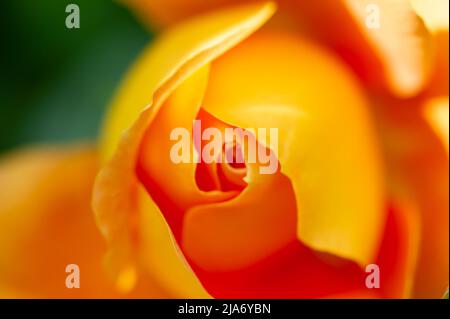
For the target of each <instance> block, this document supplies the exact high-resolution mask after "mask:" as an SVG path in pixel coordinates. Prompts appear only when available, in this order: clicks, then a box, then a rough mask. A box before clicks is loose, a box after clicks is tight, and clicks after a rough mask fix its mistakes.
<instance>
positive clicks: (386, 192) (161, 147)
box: [93, 1, 448, 298]
mask: <svg viewBox="0 0 450 319" xmlns="http://www.w3.org/2000/svg"><path fill="white" fill-rule="evenodd" d="M134 3H135V4H136V5H139V4H143V5H148V4H149V5H150V6H151V4H152V2H145V1H135V2H134ZM158 3H160V2H158ZM175 3H176V2H172V1H167V2H164V4H162V3H161V7H157V8H159V9H161V10H163V13H161V12H158V13H157V16H159V17H161V18H165V17H169V18H168V19H171V18H170V17H171V14H173V13H183V11H182V10H177V11H176V12H175V11H164V6H166V5H167V6H170V5H174V4H175ZM193 3H194V2H193ZM195 3H197V2H195ZM208 3H209V4H208V7H210V6H211V3H212V2H208ZM185 4H187V5H190V4H191V3H190V2H186V3H185ZM377 4H378V5H379V6H380V12H381V13H382V14H383V19H382V22H383V25H384V28H381V29H375V30H372V29H371V30H368V29H367V28H366V27H365V25H364V22H365V19H364V18H365V16H364V12H365V11H364V10H365V6H363V5H362V4H361V2H357V1H347V2H342V3H341V2H336V1H328V2H327V3H326V5H323V3H320V4H319V2H310V1H308V2H306V1H296V2H292V3H289V4H287V5H286V4H285V3H282V4H281V6H280V7H281V8H280V12H279V13H278V14H275V16H274V18H273V21H274V22H272V23H270V22H269V24H268V25H266V26H264V27H262V25H263V24H264V23H265V22H266V21H267V20H269V19H270V16H271V15H272V14H273V13H274V11H275V7H274V5H273V4H272V3H263V4H261V3H255V4H251V5H246V6H238V7H229V8H226V9H224V8H220V7H217V8H216V9H214V10H212V11H210V12H209V13H208V14H205V15H201V16H198V17H195V18H189V19H186V20H184V21H183V22H182V23H181V24H178V25H176V26H174V27H172V28H170V29H169V30H167V31H166V32H165V33H164V34H163V35H162V36H161V37H160V39H159V40H158V41H157V42H156V43H155V44H154V45H152V46H151V47H150V48H148V49H146V51H145V52H144V53H143V54H142V56H141V57H140V58H139V60H138V62H137V63H136V64H135V66H134V67H133V69H132V70H131V72H130V73H129V75H128V77H127V78H126V79H125V81H124V83H123V85H122V87H121V88H120V90H119V92H118V94H117V96H116V98H115V101H114V103H113V105H112V107H111V109H110V111H109V114H108V116H107V117H106V120H105V125H104V129H103V135H102V138H101V143H100V144H101V145H100V146H101V153H102V157H103V163H104V165H103V168H102V169H101V171H100V173H99V175H98V177H97V180H96V184H95V189H94V195H93V196H94V197H93V207H94V210H95V213H96V217H97V221H98V225H99V227H100V230H101V231H102V233H103V235H104V236H105V238H106V239H107V241H108V245H109V254H108V258H109V261H110V267H111V269H112V271H113V274H114V276H115V278H116V282H117V286H118V288H119V289H120V290H121V291H122V292H130V291H135V292H136V291H137V292H139V293H142V294H144V295H145V294H146V293H147V294H151V293H154V292H155V291H154V289H156V288H155V287H158V289H159V288H161V287H162V288H163V290H165V291H166V293H167V295H166V296H178V297H179V296H183V297H204V296H212V297H289V298H291V297H330V296H353V297H355V296H358V297H359V296H361V297H405V296H411V294H412V293H414V294H413V296H426V297H433V296H434V297H438V296H441V295H442V291H443V290H444V288H445V286H446V285H448V271H447V269H448V246H447V245H448V195H447V193H448V167H447V165H448V153H445V151H444V149H443V145H444V144H442V143H441V142H440V140H439V138H438V136H445V130H447V131H448V125H447V127H446V126H445V125H437V122H439V121H435V119H436V118H437V119H441V117H440V116H437V117H436V116H435V115H436V114H437V112H444V113H446V112H447V114H448V97H447V96H448V91H447V89H446V88H445V87H446V86H445V85H444V86H442V83H444V84H445V79H446V77H447V78H448V64H447V68H442V67H441V64H440V63H442V62H445V58H444V59H440V58H439V57H440V52H441V51H442V50H444V52H445V43H446V42H445V41H443V37H442V36H441V33H439V32H435V30H441V29H440V25H439V24H433V23H434V22H435V21H436V20H435V19H433V17H434V16H433V14H430V13H429V12H428V11H423V10H419V11H418V12H419V13H420V14H422V16H423V17H425V21H426V22H427V26H428V29H427V27H426V26H425V25H424V24H423V23H422V20H421V19H420V18H419V17H418V15H416V13H415V12H414V11H413V10H412V8H411V7H410V4H409V3H408V2H406V1H397V2H395V4H393V3H392V2H388V1H377ZM393 5H395V6H396V7H395V8H392V7H391V6H393ZM200 7H201V3H200ZM150 8H151V7H150ZM415 8H416V9H421V8H422V7H421V4H420V3H418V2H416V3H415ZM286 9H290V10H286ZM300 9H301V10H300ZM391 9H392V10H391ZM393 9H395V10H393ZM323 10H325V12H324V11H323ZM193 11H195V10H193ZM145 12H152V11H151V10H150V11H145ZM293 12H294V13H293ZM163 14H164V15H163ZM297 14H301V17H302V20H300V19H299V16H297ZM324 16H326V17H328V18H329V20H328V21H323V19H322V17H324ZM176 18H177V19H178V18H179V17H176ZM287 18H291V19H290V20H289V21H291V24H289V25H288V26H286V23H283V22H284V21H286V19H287ZM296 21H303V22H304V24H305V26H304V27H303V28H301V29H300V32H298V30H299V29H298V26H295V23H294V22H296ZM399 24H402V25H404V26H405V28H406V31H405V29H401V30H403V31H402V32H406V34H405V33H401V32H400V31H399V32H397V30H400V28H397V27H398V25H399ZM311 26H312V28H310V29H311V30H309V29H308V27H311ZM436 26H438V27H439V28H437V29H433V28H432V27H436ZM261 27H262V28H261ZM259 28H261V29H260V30H258V29H259ZM307 30H309V32H308V31H307ZM430 30H431V31H432V32H431V33H430V32H429V31H430ZM305 34H308V35H309V36H311V37H313V38H314V39H315V40H314V42H312V41H309V40H306V37H305ZM343 34H345V37H344V36H343ZM320 41H322V42H321V43H323V44H325V45H326V46H327V48H328V49H324V48H321V47H319V46H318V45H317V44H316V43H317V42H320ZM447 47H448V42H447ZM330 49H331V50H330ZM436 52H437V53H436ZM338 57H340V58H341V59H339V58H338ZM442 70H443V71H442ZM443 73H444V74H443ZM355 74H356V76H355ZM447 83H448V80H447ZM436 97H441V98H440V99H438V100H436V99H434V100H433V98H436ZM430 101H435V102H434V103H432V102H430ZM436 101H437V102H436ZM440 101H444V103H442V102H440ZM446 104H447V105H446ZM195 119H201V120H202V122H203V123H207V124H208V126H209V127H216V128H219V129H220V130H223V129H225V128H226V127H241V128H246V127H258V128H268V127H277V128H278V129H279V139H280V145H279V149H280V150H279V152H278V154H276V155H277V158H278V159H279V162H280V169H279V170H278V171H277V173H276V174H273V175H261V174H259V173H258V170H257V168H258V167H259V163H248V162H247V163H246V166H245V168H243V167H239V168H236V167H232V166H231V165H228V166H227V165H226V164H225V165H222V164H220V163H216V164H213V165H201V164H199V165H197V163H184V164H181V165H178V164H175V163H173V162H171V161H170V156H169V153H170V148H171V146H172V144H171V141H170V139H169V135H170V132H171V130H172V129H174V128H176V127H183V128H186V129H189V130H192V121H193V120H195ZM432 129H434V130H435V131H432ZM436 133H438V134H436ZM447 134H448V133H447ZM447 136H448V135H447ZM259 142H260V143H261V141H259ZM265 147H266V150H267V151H269V152H270V147H269V146H265ZM425 162H430V163H432V165H431V166H430V165H426V164H424V163H425ZM436 171H437V172H439V173H437V174H436V173H433V172H436ZM220 172H221V173H220ZM223 172H227V174H225V173H223ZM419 230H420V233H421V237H420V240H419ZM373 263H375V264H377V265H378V267H379V269H380V272H381V278H382V279H381V288H380V289H378V290H377V289H368V288H367V287H366V279H367V278H366V275H367V274H366V273H365V272H364V268H365V266H366V265H368V264H373ZM414 273H416V274H417V275H416V276H414Z"/></svg>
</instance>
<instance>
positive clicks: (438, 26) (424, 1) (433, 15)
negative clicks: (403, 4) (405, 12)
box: [409, 0, 449, 32]
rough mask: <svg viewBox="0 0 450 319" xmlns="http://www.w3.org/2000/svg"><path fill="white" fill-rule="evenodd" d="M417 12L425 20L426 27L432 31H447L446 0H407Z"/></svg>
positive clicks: (447, 6)
mask: <svg viewBox="0 0 450 319" xmlns="http://www.w3.org/2000/svg"><path fill="white" fill-rule="evenodd" d="M409 2H410V3H411V5H412V7H413V8H414V10H415V11H416V12H417V14H418V15H419V16H420V17H421V18H422V19H423V20H424V21H425V24H426V26H427V28H428V29H429V30H431V31H433V32H437V31H439V30H447V31H448V23H449V14H448V12H449V2H448V0H432V1H430V0H409Z"/></svg>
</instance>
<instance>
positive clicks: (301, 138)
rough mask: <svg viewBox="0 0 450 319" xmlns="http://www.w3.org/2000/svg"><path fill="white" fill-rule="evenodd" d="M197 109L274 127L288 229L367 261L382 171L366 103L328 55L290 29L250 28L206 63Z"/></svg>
mask: <svg viewBox="0 0 450 319" xmlns="http://www.w3.org/2000/svg"><path fill="white" fill-rule="evenodd" d="M203 108H204V109H205V110H206V111H208V112H210V113H211V114H212V115H214V116H215V117H217V118H219V119H221V120H222V121H224V122H227V123H230V124H231V125H235V126H238V127H242V128H254V129H256V128H267V129H269V128H278V140H279V142H278V153H279V160H280V164H281V171H282V172H283V173H284V174H285V175H287V176H288V177H289V178H290V179H291V181H292V183H293V186H294V190H295V192H296V201H297V207H298V226H297V229H298V237H299V238H300V239H301V240H302V241H304V242H305V243H306V244H307V245H310V246H311V247H312V248H314V249H317V250H322V251H327V252H331V253H333V254H337V255H339V256H343V257H347V258H351V259H353V260H356V261H358V262H360V263H362V264H367V263H368V262H369V261H373V258H374V257H375V255H376V251H377V248H378V244H379V241H380V238H381V235H382V228H383V225H384V221H385V212H384V211H385V210H384V198H383V181H382V175H383V172H382V168H381V164H380V157H379V154H378V153H377V146H378V145H377V141H376V139H375V136H374V132H373V128H372V123H371V122H370V114H369V113H368V104H367V102H366V101H365V99H364V96H363V95H362V92H361V90H360V88H359V87H358V84H357V82H356V79H355V78H353V77H352V75H351V73H350V72H349V71H348V70H347V69H346V68H345V67H344V66H343V65H342V64H341V63H340V62H339V61H338V60H337V59H335V58H334V57H332V56H330V55H328V54H327V53H326V52H325V51H323V50H321V49H320V48H318V47H316V46H314V45H313V44H310V43H308V42H307V41H306V40H305V39H302V38H300V37H297V36H292V35H288V34H280V33H273V34H272V33H270V32H269V33H267V32H258V33H256V34H255V35H253V36H252V37H250V38H249V39H247V40H246V41H245V42H243V43H241V44H239V45H238V46H237V47H236V48H234V49H233V50H231V51H229V52H227V53H226V54H225V55H224V56H222V57H220V58H219V59H217V60H216V61H214V62H213V63H212V67H211V76H210V83H209V86H208V90H207V93H206V96H205V99H204V103H203Z"/></svg>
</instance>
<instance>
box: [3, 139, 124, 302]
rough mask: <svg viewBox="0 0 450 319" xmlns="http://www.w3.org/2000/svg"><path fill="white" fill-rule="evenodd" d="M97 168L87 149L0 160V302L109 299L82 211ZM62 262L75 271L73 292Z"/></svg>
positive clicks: (91, 225)
mask: <svg viewBox="0 0 450 319" xmlns="http://www.w3.org/2000/svg"><path fill="white" fill-rule="evenodd" d="M97 165H98V164H97V154H96V152H95V151H93V149H92V148H91V147H74V148H68V147H64V148H55V147H35V148H33V149H25V150H20V151H15V152H13V153H11V154H9V155H4V156H3V157H2V158H1V159H0V251H1V254H0V282H1V286H0V297H1V298H11V297H16V298H106V297H114V296H116V295H115V293H114V289H113V285H112V282H110V281H109V278H108V277H107V275H106V274H105V272H104V271H103V263H102V255H103V254H104V252H105V251H106V246H105V245H104V241H103V238H101V235H100V234H99V232H98V229H97V227H96V225H95V222H94V219H93V218H92V211H91V208H90V197H91V190H92V184H93V181H94V177H95V174H96V171H97V168H98V166H97ZM70 264H76V265H78V267H79V275H80V288H78V289H69V288H67V287H66V277H67V276H68V275H69V273H66V267H67V266H68V265H70Z"/></svg>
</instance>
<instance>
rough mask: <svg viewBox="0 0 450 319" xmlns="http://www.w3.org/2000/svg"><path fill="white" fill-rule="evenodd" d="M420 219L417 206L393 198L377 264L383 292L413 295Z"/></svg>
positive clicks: (391, 296)
mask: <svg viewBox="0 0 450 319" xmlns="http://www.w3.org/2000/svg"><path fill="white" fill-rule="evenodd" d="M419 233H420V222H419V216H418V212H417V211H416V209H415V207H414V206H412V205H411V204H410V203H406V201H405V200H403V201H400V200H399V199H394V202H393V203H391V204H390V206H389V207H388V218H387V221H386V227H385V231H384V236H383V241H382V242H381V246H380V252H379V255H378V258H377V260H376V264H377V265H378V266H379V269H380V289H379V290H380V295H381V296H382V297H384V298H410V297H411V292H412V287H413V281H414V274H415V270H416V263H417V256H418V247H419V238H420V237H419Z"/></svg>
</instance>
